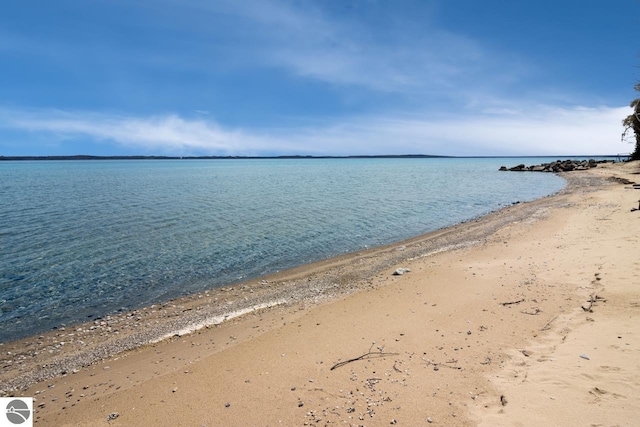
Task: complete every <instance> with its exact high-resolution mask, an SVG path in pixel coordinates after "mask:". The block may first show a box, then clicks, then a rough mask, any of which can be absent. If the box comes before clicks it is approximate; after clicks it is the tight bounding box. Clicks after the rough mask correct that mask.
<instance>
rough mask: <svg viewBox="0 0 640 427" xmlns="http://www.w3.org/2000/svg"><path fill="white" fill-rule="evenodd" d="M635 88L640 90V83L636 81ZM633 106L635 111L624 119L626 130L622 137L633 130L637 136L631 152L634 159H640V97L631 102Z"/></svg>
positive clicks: (623, 123)
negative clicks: (634, 146)
mask: <svg viewBox="0 0 640 427" xmlns="http://www.w3.org/2000/svg"><path fill="white" fill-rule="evenodd" d="M634 89H635V90H636V91H638V92H640V83H636V85H635V86H634ZM629 106H630V107H631V108H633V113H631V114H629V115H628V116H627V117H625V118H624V120H622V126H623V127H624V131H623V132H622V139H623V140H624V139H625V138H626V136H627V135H628V134H629V131H633V133H634V136H635V138H636V148H635V150H634V151H633V153H631V159H632V160H640V98H636V99H634V100H633V101H631V104H629Z"/></svg>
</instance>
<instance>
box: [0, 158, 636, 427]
mask: <svg viewBox="0 0 640 427" xmlns="http://www.w3.org/2000/svg"><path fill="white" fill-rule="evenodd" d="M638 173H640V165H639V164H638V163H637V162H635V163H627V164H616V165H607V166H605V167H598V168H596V169H594V170H590V171H585V172H572V173H570V175H567V177H568V179H569V182H570V185H569V187H568V190H567V191H563V192H562V193H561V194H558V195H555V196H553V197H549V198H546V199H542V200H539V201H535V202H532V203H524V204H520V205H517V206H514V207H511V208H507V209H504V210H502V211H500V212H497V213H495V214H492V215H489V216H487V217H483V218H481V219H479V220H477V221H471V222H469V223H466V224H461V225H459V226H456V227H452V228H451V229H447V230H442V231H439V232H437V233H432V234H431V235H428V236H422V237H420V238H416V239H413V240H411V241H407V242H403V243H402V244H398V245H390V246H388V247H384V248H379V249H376V250H374V251H368V252H363V253H358V254H354V255H350V256H346V257H342V258H338V259H334V260H330V261H327V262H324V263H317V264H313V265H311V266H305V267H303V268H301V269H296V270H293V271H289V272H284V273H282V274H281V275H277V276H274V277H272V278H268V280H267V281H265V282H262V281H257V282H256V281H254V282H251V283H247V284H243V285H240V286H236V287H233V288H229V289H227V290H220V291H216V292H211V293H207V294H203V295H197V296H192V297H189V298H184V299H181V300H178V301H174V302H170V303H167V304H164V305H161V306H158V307H154V308H147V309H145V310H139V311H137V312H135V313H123V314H121V315H119V316H113V317H109V318H106V319H99V320H97V321H95V322H92V323H90V324H87V325H81V326H77V327H73V328H69V330H64V331H62V330H59V331H54V332H52V333H50V334H45V335H43V336H41V337H34V338H31V339H28V340H22V341H19V342H16V343H7V344H4V345H1V346H0V352H2V356H3V359H2V360H1V363H2V365H1V366H2V371H0V381H2V383H3V388H2V390H4V392H5V394H12V395H16V396H34V397H35V398H36V401H35V403H34V406H36V409H37V412H36V414H35V420H36V424H37V425H55V426H61V425H87V426H99V425H113V426H117V425H126V426H147V425H149V426H151V425H153V426H164V425H167V426H169V425H171V426H174V425H186V426H203V425H204V426H277V425H283V426H293V425H315V426H318V425H366V426H376V425H380V426H382V425H406V426H420V425H430V424H433V425H442V426H467V425H483V426H485V425H486V426H496V425H504V426H528V425H531V426H533V425H535V426H539V425H563V426H572V425H575V426H585V425H586V426H632V425H638V419H640V366H639V365H640V332H639V331H638V327H637V322H638V320H639V319H640V258H639V256H638V254H639V253H640V251H639V250H638V246H639V245H640V241H639V239H640V211H634V212H632V211H631V208H634V207H638V199H640V191H638V190H634V189H633V187H632V186H631V185H629V184H624V183H621V182H620V181H613V180H610V179H609V180H605V179H604V178H607V179H608V178H610V177H612V176H616V177H622V178H625V179H627V180H629V181H640V179H639V177H640V175H638ZM398 267H406V268H409V269H410V270H411V271H410V272H408V273H405V274H403V275H401V276H394V275H392V273H393V271H394V270H395V269H396V268H398ZM293 289H296V291H295V292H294V291H293ZM299 289H303V290H302V291H300V290H299ZM292 294H293V298H292ZM255 295H258V296H257V297H256V296H255ZM590 301H593V303H591V302H590ZM274 302H277V303H278V304H277V305H275V306H273V307H271V308H263V309H257V310H254V311H252V312H250V313H249V314H245V315H244V316H241V317H236V318H232V319H231V318H230V319H228V320H227V321H225V322H222V323H219V324H217V325H215V326H214V324H215V323H218V322H219V321H220V320H222V319H223V318H224V313H226V314H227V315H228V314H229V313H233V312H241V311H243V310H245V311H246V310H247V307H248V308H250V307H256V306H259V304H269V303H274ZM224 306H229V307H231V308H228V309H227V310H226V312H223V311H221V308H220V307H224ZM212 307H213V308H212ZM582 307H584V308H582ZM221 313H222V314H221ZM216 316H218V317H216ZM220 316H222V317H220ZM205 324H207V325H209V326H208V327H204V328H201V329H198V330H197V331H195V332H193V333H190V334H183V335H182V336H177V335H175V334H174V332H176V331H180V330H185V331H184V332H186V330H188V329H195V328H196V327H197V326H198V325H200V326H202V325H205ZM154 325H155V326H154ZM91 326H93V329H91ZM116 332H117V334H116ZM165 335H173V336H171V337H170V338H168V339H165V340H162V341H160V342H157V343H153V344H148V345H144V346H142V347H139V344H140V343H142V342H145V341H149V340H155V339H159V338H162V337H163V336H165ZM115 337H117V338H115ZM63 340H65V341H63ZM79 341H80V343H79ZM61 342H64V344H61ZM127 349H128V350H127ZM121 350H126V351H121ZM7 353H10V354H9V355H7ZM35 353H37V354H35ZM114 353H117V354H114ZM367 354H368V355H367ZM363 355H364V356H363ZM359 356H363V357H362V358H360V359H357V358H358V357H359ZM350 359H357V360H353V361H351V362H349V363H346V364H343V365H342V366H338V367H336V368H335V369H333V370H332V369H331V368H332V367H333V366H335V365H336V364H337V363H339V362H348V361H349V360H350ZM43 366H44V367H43ZM62 372H64V374H63V373H62ZM47 377H51V378H49V379H46V380H43V379H44V378H47ZM36 380H40V381H39V382H36V383H35V384H31V385H30V386H28V385H29V383H32V382H33V381H36ZM27 386H28V387H27ZM25 387H26V388H25ZM109 418H110V420H108V419H109Z"/></svg>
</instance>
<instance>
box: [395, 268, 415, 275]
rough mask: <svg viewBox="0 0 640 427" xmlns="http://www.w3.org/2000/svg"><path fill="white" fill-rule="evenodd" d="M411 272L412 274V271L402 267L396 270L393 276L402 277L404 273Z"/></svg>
mask: <svg viewBox="0 0 640 427" xmlns="http://www.w3.org/2000/svg"><path fill="white" fill-rule="evenodd" d="M410 272H411V269H409V268H404V267H401V268H396V270H395V271H394V272H393V275H394V276H402V275H403V274H404V273H410Z"/></svg>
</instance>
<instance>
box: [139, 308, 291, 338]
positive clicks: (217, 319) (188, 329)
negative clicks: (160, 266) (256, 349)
mask: <svg viewBox="0 0 640 427" xmlns="http://www.w3.org/2000/svg"><path fill="white" fill-rule="evenodd" d="M286 303H287V301H286V300H285V299H279V300H275V301H272V302H265V303H262V304H256V305H253V306H251V307H246V308H242V309H240V310H235V311H231V312H229V313H227V314H223V315H220V316H214V317H211V318H209V319H206V320H204V321H201V322H197V323H191V324H189V325H187V326H185V327H183V328H180V329H178V330H176V331H171V332H169V333H167V334H165V335H161V336H159V337H158V338H154V339H152V340H151V341H149V344H155V343H158V342H160V341H164V340H166V339H167V338H171V337H181V336H183V335H188V334H191V333H193V332H196V331H199V330H200V329H202V328H208V327H209V326H218V325H220V324H221V323H222V322H226V321H228V320H232V319H235V318H236V317H240V316H244V315H245V314H249V313H253V312H255V311H258V310H264V309H266V308H272V307H276V306H278V305H281V304H286Z"/></svg>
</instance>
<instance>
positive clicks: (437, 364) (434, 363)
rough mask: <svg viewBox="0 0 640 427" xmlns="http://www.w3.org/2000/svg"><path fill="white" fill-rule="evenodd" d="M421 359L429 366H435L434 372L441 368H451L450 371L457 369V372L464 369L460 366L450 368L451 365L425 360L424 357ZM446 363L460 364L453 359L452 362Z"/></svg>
mask: <svg viewBox="0 0 640 427" xmlns="http://www.w3.org/2000/svg"><path fill="white" fill-rule="evenodd" d="M420 359H422V361H423V362H425V363H426V364H427V366H431V365H433V370H434V371H437V370H439V369H440V366H444V367H445V368H449V369H457V370H461V369H462V367H460V366H449V365H447V364H444V363H438V362H434V361H433V360H428V359H425V358H424V357H421V358H420ZM446 363H458V361H457V360H456V359H451V360H447V362H446Z"/></svg>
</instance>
